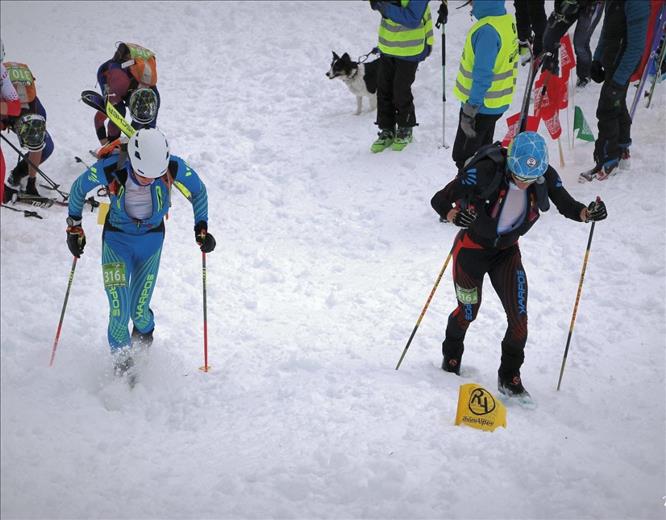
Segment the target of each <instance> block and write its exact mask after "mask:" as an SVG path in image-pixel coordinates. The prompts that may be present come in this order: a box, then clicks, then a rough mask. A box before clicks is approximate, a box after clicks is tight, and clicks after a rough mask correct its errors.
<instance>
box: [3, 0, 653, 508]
mask: <svg viewBox="0 0 666 520" xmlns="http://www.w3.org/2000/svg"><path fill="white" fill-rule="evenodd" d="M507 4H511V3H510V2H507ZM455 6H456V3H455V2H452V5H451V17H450V21H449V24H448V25H447V43H448V60H447V61H448V70H447V73H446V81H447V89H448V98H449V103H448V106H447V116H446V117H447V119H446V123H447V125H446V127H447V137H448V140H449V142H452V140H453V135H454V132H455V128H456V123H457V112H458V103H457V102H456V101H455V100H454V99H453V96H452V93H451V85H452V84H453V81H454V79H455V72H456V70H457V67H458V60H459V56H460V49H461V48H462V44H463V41H464V36H465V33H466V31H467V29H468V28H469V27H470V26H471V23H472V22H471V20H470V17H469V8H465V9H462V10H459V11H456V10H455V9H453V8H454V7H455ZM1 7H2V17H1V18H2V38H3V40H4V43H5V47H6V52H7V60H16V61H21V62H25V63H28V64H29V65H30V67H31V69H32V70H33V72H34V73H35V75H36V77H37V81H38V90H39V96H40V98H41V99H42V100H43V102H44V104H45V106H46V109H47V111H48V124H49V129H50V131H51V133H52V135H53V138H54V141H55V143H56V151H55V153H54V155H53V156H52V158H50V159H49V160H48V161H47V162H46V163H45V164H44V170H45V171H46V172H47V173H48V174H49V175H50V176H51V177H53V178H54V179H55V180H57V181H58V182H62V183H63V185H64V186H69V185H70V184H71V182H72V181H73V180H74V179H75V178H76V176H77V175H79V174H80V173H81V171H82V168H81V167H80V166H79V165H77V164H76V163H75V162H74V156H75V155H79V156H81V157H86V155H87V152H86V151H87V150H88V149H90V148H92V147H94V146H95V145H96V138H95V134H94V129H93V123H92V119H93V113H92V110H91V109H90V108H88V107H87V106H85V105H84V104H83V103H81V102H80V101H79V100H78V98H79V93H80V92H81V91H82V90H84V89H90V88H95V73H96V70H97V67H98V66H99V64H100V63H101V62H102V61H104V60H106V59H108V58H110V57H111V55H112V53H113V51H114V49H115V46H114V44H115V42H116V41H118V40H128V41H135V42H139V43H141V44H143V45H145V46H146V47H148V48H150V49H152V50H154V51H155V52H156V53H157V56H158V68H159V76H160V80H159V88H160V92H161V95H162V108H161V110H160V115H159V126H160V128H161V129H162V130H163V131H164V132H165V133H166V135H167V136H168V137H169V142H170V144H171V147H172V151H173V152H174V153H176V154H178V155H180V156H182V157H184V158H185V159H186V160H188V161H189V163H190V164H191V165H192V166H193V167H194V168H195V169H196V170H197V171H198V172H199V173H200V175H201V176H202V177H203V179H204V180H205V182H206V184H207V186H208V190H209V200H210V223H209V229H210V231H211V232H212V233H213V234H214V235H215V236H216V238H217V242H218V247H217V249H216V250H215V252H214V253H212V254H210V255H208V320H209V324H208V326H209V349H210V364H211V365H212V371H211V372H209V373H208V374H205V373H203V372H201V371H199V370H198V367H200V366H201V365H202V363H203V360H202V345H203V329H202V281H201V255H200V253H199V251H198V249H197V248H196V245H195V243H194V237H193V232H192V225H193V222H192V212H191V209H190V207H189V205H188V203H187V202H186V201H185V200H184V199H183V198H181V197H179V196H177V195H176V196H174V200H175V203H174V206H173V208H172V211H171V214H170V219H169V221H168V222H167V228H168V229H167V238H166V243H165V247H164V253H163V256H162V268H161V271H160V276H159V281H158V287H157V290H156V292H155V296H154V299H153V304H152V307H153V309H154V311H155V313H156V320H157V328H156V333H155V337H156V339H155V343H154V344H153V347H152V349H151V352H150V354H149V359H148V360H147V361H146V363H145V366H144V367H143V370H142V373H141V381H140V383H139V384H138V385H137V387H136V388H135V389H134V390H133V391H131V392H130V391H129V390H128V388H126V386H123V385H122V384H119V383H118V382H117V381H114V380H113V376H112V374H111V368H110V366H111V363H110V356H109V355H108V347H107V343H106V316H107V303H106V298H105V295H104V292H103V288H102V280H101V276H100V275H101V271H100V248H101V244H100V242H101V228H100V227H99V226H97V225H96V223H95V221H96V215H94V214H91V213H86V214H84V227H85V229H86V232H87V237H88V245H87V248H86V251H85V254H84V255H83V256H82V258H81V260H80V261H79V263H78V267H77V269H76V274H75V277H74V281H73V287H72V291H71V295H70V299H69V304H68V308H67V314H66V317H65V322H64V327H63V331H62V336H61V339H60V343H59V346H58V351H57V357H56V361H55V367H54V368H48V366H47V364H48V359H49V355H50V351H51V345H52V344H53V338H54V336H55V330H56V326H57V323H58V319H59V316H60V310H61V306H62V302H63V297H64V292H65V288H66V283H67V275H68V273H69V269H70V266H71V259H72V257H71V255H70V254H69V252H68V250H67V247H66V244H65V229H64V228H65V222H64V221H65V217H66V209H64V208H57V207H53V208H51V209H47V210H41V213H43V214H44V215H45V216H46V218H45V220H42V221H34V220H32V219H25V218H24V217H23V216H22V215H20V214H17V213H14V212H10V211H8V210H2V211H0V214H1V215H2V239H1V245H2V263H1V267H2V280H1V281H2V299H1V304H2V348H1V362H2V365H1V366H2V368H1V375H2V402H1V404H2V424H1V427H2V428H1V441H2V458H1V468H2V475H1V476H2V479H1V489H0V491H1V499H2V507H1V513H2V517H3V518H7V519H9V518H521V519H522V518H664V512H665V510H664V502H663V499H662V497H663V495H666V487H665V485H664V468H665V457H664V443H665V433H664V424H665V410H664V389H665V387H664V346H665V345H664V341H665V340H664V338H665V337H666V330H665V328H666V327H665V306H664V300H665V292H666V291H665V279H666V273H665V270H664V269H665V263H666V262H665V260H666V259H665V252H666V251H665V235H664V229H665V227H664V224H665V209H664V208H665V207H666V204H665V202H666V193H665V179H664V171H663V168H664V160H665V155H664V130H665V129H666V125H665V123H666V116H665V109H664V106H665V105H664V90H665V89H664V86H663V85H660V86H659V87H658V90H657V95H656V97H655V102H654V106H653V108H651V109H650V110H649V111H648V110H646V109H645V108H644V106H641V107H640V109H639V112H638V114H637V116H636V124H635V125H634V142H635V145H634V147H633V149H632V153H633V160H632V162H633V164H632V169H631V171H629V172H622V173H621V174H620V175H618V176H617V177H614V178H611V179H610V180H608V181H606V182H603V183H598V182H597V183H594V184H586V185H580V184H578V183H577V182H576V177H577V172H579V171H581V170H583V169H587V168H588V167H589V166H590V165H591V156H592V145H591V144H586V143H582V141H578V142H577V143H576V146H575V148H574V149H573V150H572V149H570V147H569V146H568V145H567V131H566V130H565V131H564V134H563V138H562V143H563V147H564V152H565V161H566V166H565V167H563V168H559V160H558V154H557V145H556V143H554V142H552V141H550V140H549V142H550V146H551V157H552V161H551V162H552V163H553V164H554V166H556V168H558V170H559V171H560V173H561V174H562V177H563V179H564V181H565V184H566V186H567V188H568V189H569V190H570V192H571V193H572V194H573V196H574V197H576V198H577V199H579V200H581V201H583V202H585V203H587V202H589V201H591V200H593V199H594V197H595V196H596V195H601V196H602V197H603V199H604V200H605V201H606V203H607V205H608V211H609V217H608V219H607V220H606V221H604V222H601V223H599V224H597V225H596V229H595V234H594V239H593V242H592V248H591V254H590V258H589V264H588V268H587V273H586V276H585V282H584V287H583V292H582V299H581V302H580V307H579V311H578V317H577V320H576V324H575V330H574V336H573V340H572V343H571V348H570V351H569V356H568V361H567V366H566V370H565V373H564V379H563V384H562V389H561V391H559V392H557V391H556V390H555V388H556V384H557V378H558V375H559V369H560V364H561V362H562V355H563V352H564V346H565V343H566V337H567V333H568V330H569V322H570V319H571V314H572V309H573V304H574V300H575V295H576V290H577V287H578V281H579V277H580V271H581V267H582V262H583V256H584V252H585V246H586V244H587V238H588V234H589V230H590V226H589V225H584V224H581V223H577V222H573V221H570V220H566V219H565V218H563V217H562V216H561V215H559V214H558V212H557V211H556V210H555V209H552V210H551V211H549V212H548V213H546V214H544V215H543V216H542V218H541V220H540V221H539V223H538V224H537V225H536V226H535V227H534V228H533V229H532V230H531V232H530V233H529V234H528V235H527V236H526V237H524V238H523V239H522V240H521V249H522V252H523V261H524V263H525V267H526V270H527V273H528V278H529V283H530V299H529V312H530V336H529V340H528V347H527V350H526V361H525V365H524V367H523V370H522V375H523V379H524V382H525V385H526V387H527V388H528V389H529V390H530V392H531V393H532V395H533V396H534V397H535V399H536V400H537V401H538V404H539V406H538V408H537V409H536V410H533V411H529V410H525V409H523V408H519V407H510V408H509V409H508V425H507V428H506V429H504V428H499V429H498V430H496V431H495V432H493V433H486V432H481V431H478V430H474V429H471V428H468V427H457V426H454V417H455V411H456V402H457V395H458V387H459V385H460V384H462V383H466V382H476V383H479V384H482V385H485V386H487V387H488V388H489V389H490V390H491V391H494V390H495V383H496V371H497V367H498V364H499V356H500V341H501V338H502V336H503V334H504V329H505V318H504V313H503V311H502V309H501V306H500V303H499V300H498V298H497V297H496V295H495V294H494V292H493V290H492V287H491V286H490V284H487V285H486V291H485V295H484V296H485V301H484V304H483V306H482V308H481V311H480V314H479V317H478V319H477V321H476V322H475V323H474V324H473V325H472V326H471V328H470V330H469V334H468V336H467V341H466V346H467V349H466V353H465V357H464V359H463V366H464V377H462V378H458V377H455V376H454V375H452V374H448V373H444V372H442V371H441V370H440V369H439V364H440V362H441V341H442V339H443V335H444V329H445V325H446V319H447V316H448V314H449V312H451V310H452V309H453V307H454V305H455V296H454V291H453V287H452V282H451V277H450V267H449V269H448V271H447V273H446V274H445V275H444V278H443V280H442V283H441V285H440V287H439V290H438V292H437V293H436V295H435V297H434V299H433V301H432V303H431V305H430V309H429V311H428V313H427V314H426V316H425V318H424V320H423V322H422V324H421V327H420V329H419V330H418V333H417V335H416V337H415V340H414V342H413V343H412V345H411V348H410V350H409V352H408V353H407V356H406V358H405V361H404V363H403V365H402V367H401V369H400V370H399V371H397V372H396V371H395V370H394V367H395V364H396V362H397V360H398V357H399V355H400V353H401V352H402V349H403V347H404V345H405V343H406V341H407V338H408V337H409V334H410V332H411V331H412V328H413V327H414V324H415V322H416V319H417V318H418V316H419V313H420V311H421V308H422V306H423V304H424V302H425V299H426V297H427V295H428V293H429V291H430V290H431V288H432V285H433V283H434V280H435V277H436V275H437V273H438V272H439V269H440V268H441V266H442V264H443V261H444V259H445V257H446V255H447V252H448V250H449V248H450V245H451V243H452V240H453V237H454V235H455V233H456V229H455V228H454V227H453V226H452V225H448V224H440V223H439V222H438V220H437V216H436V215H435V213H434V212H433V211H432V209H431V208H430V204H429V201H430V197H431V196H432V195H433V194H434V193H435V192H436V191H437V190H438V189H440V188H441V187H442V186H444V185H445V184H446V183H447V182H448V181H449V180H450V179H452V178H453V176H454V168H453V163H452V161H451V158H450V153H451V150H450V149H444V148H441V147H440V146H439V144H440V142H441V117H442V108H441V77H442V72H441V61H440V40H439V37H438V38H437V46H436V48H435V51H434V54H433V56H432V57H431V58H429V59H428V60H427V61H426V62H425V63H423V64H422V65H421V66H420V68H419V71H418V74H417V79H416V83H415V86H414V94H415V99H416V109H417V118H418V121H419V122H420V126H419V127H418V128H416V130H415V141H414V143H413V144H411V145H410V146H409V147H408V148H407V149H406V150H404V151H403V152H400V153H398V152H393V151H390V150H389V151H386V152H384V153H382V154H378V155H373V154H371V153H370V152H369V146H370V143H371V142H372V140H373V139H374V137H375V135H376V127H375V126H374V125H373V121H374V114H373V113H369V112H367V111H365V112H364V113H363V114H362V115H361V116H358V117H355V116H354V115H353V111H354V109H355V100H354V98H353V96H352V95H351V94H350V93H349V91H348V90H347V89H346V87H345V86H344V85H343V84H342V83H340V82H338V81H330V80H328V79H327V78H326V77H325V76H324V72H326V70H328V66H329V62H330V57H331V51H332V50H335V51H337V52H338V53H341V52H344V51H346V52H349V53H350V54H351V55H352V56H353V57H356V56H359V55H361V54H365V53H366V52H368V51H369V50H370V49H371V48H372V47H373V46H374V45H375V44H376V30H377V25H378V23H379V15H378V14H377V13H376V12H373V11H371V10H370V8H369V6H368V5H367V4H366V3H364V2H348V1H345V2H333V1H330V2H239V3H232V2H213V3H203V2H183V3H181V2H145V3H144V2H127V3H123V2H37V3H29V2H5V1H3V2H2V4H1ZM431 9H432V11H433V14H434V13H435V12H436V9H437V5H436V4H435V2H433V3H432V5H431ZM511 9H512V7H511ZM594 40H595V41H596V36H595V38H594ZM526 73H527V70H526V69H525V68H521V70H520V80H519V89H518V95H517V96H516V101H515V102H514V106H516V107H517V106H518V105H519V102H520V97H521V96H522V85H524V83H525V76H526ZM598 93H599V86H598V85H593V86H591V87H590V88H588V89H587V90H585V91H584V92H583V93H579V94H577V99H576V103H577V104H580V105H582V106H583V107H584V109H585V113H586V115H587V118H588V120H589V122H590V124H591V125H592V126H593V127H594V126H595V118H594V109H595V105H596V99H597V96H598ZM509 113H511V112H509ZM562 121H563V125H566V118H565V113H564V112H562ZM570 121H571V122H572V121H573V119H572V117H571V119H570ZM504 131H505V126H504V123H503V122H500V123H499V124H498V128H497V134H496V138H501V136H502V135H503V133H504ZM595 132H596V129H595ZM3 150H4V153H5V157H7V159H8V165H9V167H10V168H11V167H12V165H13V161H14V160H15V155H14V152H13V151H12V150H11V149H9V147H7V146H4V144H3Z"/></svg>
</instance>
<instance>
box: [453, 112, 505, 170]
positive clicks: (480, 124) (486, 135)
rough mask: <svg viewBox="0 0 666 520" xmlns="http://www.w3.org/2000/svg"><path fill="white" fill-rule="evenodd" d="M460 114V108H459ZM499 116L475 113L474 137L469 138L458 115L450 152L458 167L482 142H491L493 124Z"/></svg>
mask: <svg viewBox="0 0 666 520" xmlns="http://www.w3.org/2000/svg"><path fill="white" fill-rule="evenodd" d="M460 114H462V108H461V109H460ZM500 117H501V114H477V115H476V118H475V125H474V126H475V129H476V137H474V138H469V137H467V135H465V132H463V130H462V128H460V116H458V131H457V132H456V139H455V141H454V142H453V152H452V154H451V156H452V158H453V161H454V162H455V163H456V167H457V168H458V169H460V168H462V167H463V166H464V165H465V161H467V159H469V158H470V157H472V156H473V155H474V154H475V153H476V151H477V150H478V149H479V148H480V147H481V146H483V145H484V144H490V143H492V142H493V137H494V136H495V124H496V123H497V120H498V119H499V118H500Z"/></svg>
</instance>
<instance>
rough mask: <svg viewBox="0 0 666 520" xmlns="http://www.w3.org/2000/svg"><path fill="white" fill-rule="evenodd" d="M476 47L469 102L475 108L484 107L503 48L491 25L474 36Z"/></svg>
mask: <svg viewBox="0 0 666 520" xmlns="http://www.w3.org/2000/svg"><path fill="white" fill-rule="evenodd" d="M472 46H473V47H474V68H473V69H472V88H471V90H470V95H469V99H468V100H467V102H468V103H469V104H470V105H474V106H483V98H484V97H485V95H486V92H487V91H488V89H489V88H490V85H491V84H492V82H493V68H494V67H495V60H496V59H497V54H498V53H499V49H500V46H501V41H500V37H499V34H497V31H496V30H495V29H494V28H493V27H492V26H490V25H484V26H483V27H480V28H479V29H478V30H477V31H476V32H475V33H474V35H473V36H472Z"/></svg>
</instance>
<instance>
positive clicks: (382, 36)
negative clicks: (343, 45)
mask: <svg viewBox="0 0 666 520" xmlns="http://www.w3.org/2000/svg"><path fill="white" fill-rule="evenodd" d="M370 6H371V8H372V9H373V10H375V11H379V12H380V13H381V15H382V20H381V23H380V24H379V45H378V47H379V50H380V52H381V55H380V58H379V71H378V74H377V121H376V122H375V124H376V125H377V126H379V137H378V138H377V140H375V142H374V143H373V144H372V147H371V150H372V152H374V153H377V152H381V151H383V150H385V149H386V148H389V147H391V148H392V149H393V150H398V151H399V150H402V149H403V148H404V147H405V146H407V145H408V144H409V143H411V142H412V128H413V127H414V126H416V115H415V112H414V97H413V96H412V83H414V79H415V77H416V69H417V68H418V65H419V62H421V61H423V60H424V59H426V58H427V57H428V56H429V55H430V52H431V51H432V46H433V43H434V38H433V32H432V19H431V15H430V8H429V7H428V1H427V0H391V1H386V2H381V1H376V0H370Z"/></svg>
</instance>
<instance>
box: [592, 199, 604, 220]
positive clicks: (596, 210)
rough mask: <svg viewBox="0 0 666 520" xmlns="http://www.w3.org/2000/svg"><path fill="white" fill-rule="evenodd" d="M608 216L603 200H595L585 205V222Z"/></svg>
mask: <svg viewBox="0 0 666 520" xmlns="http://www.w3.org/2000/svg"><path fill="white" fill-rule="evenodd" d="M607 216H608V213H607V212H606V204H604V201H603V200H600V199H599V200H595V201H592V202H590V204H588V206H587V222H596V221H598V220H603V219H605V218H606V217H607Z"/></svg>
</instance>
